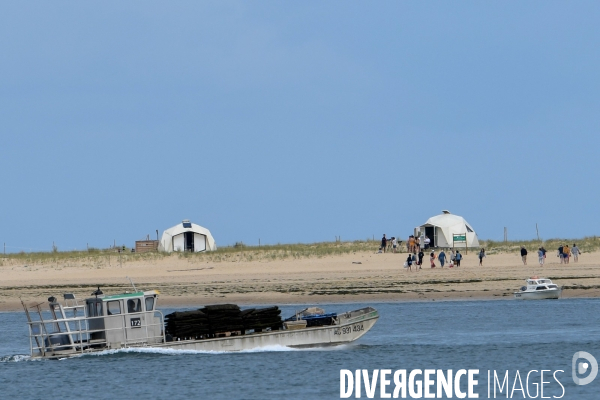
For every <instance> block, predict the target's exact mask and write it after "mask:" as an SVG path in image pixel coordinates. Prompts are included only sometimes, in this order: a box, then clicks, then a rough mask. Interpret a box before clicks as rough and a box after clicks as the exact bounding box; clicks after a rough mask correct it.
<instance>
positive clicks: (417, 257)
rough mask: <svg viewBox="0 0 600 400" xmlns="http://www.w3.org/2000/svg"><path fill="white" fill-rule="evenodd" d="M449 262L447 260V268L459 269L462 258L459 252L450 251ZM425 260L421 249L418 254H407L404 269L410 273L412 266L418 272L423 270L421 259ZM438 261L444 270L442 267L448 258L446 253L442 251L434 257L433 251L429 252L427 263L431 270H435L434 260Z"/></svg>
mask: <svg viewBox="0 0 600 400" xmlns="http://www.w3.org/2000/svg"><path fill="white" fill-rule="evenodd" d="M449 257H450V260H449V268H454V267H460V261H461V260H462V258H463V255H462V254H461V253H460V251H458V250H456V252H455V251H454V250H451V251H450V256H449ZM424 258H425V253H424V252H423V250H422V249H419V252H418V253H417V252H409V253H408V257H407V258H406V261H405V262H404V268H406V269H407V271H412V267H413V265H414V266H415V270H416V271H418V270H420V269H423V259H424ZM436 258H437V260H438V261H439V263H440V267H442V268H444V265H446V261H448V260H447V258H448V255H446V253H445V252H444V250H443V249H442V250H441V251H440V254H438V255H437V256H436V254H435V251H431V253H430V254H429V263H430V266H431V268H435V267H436V265H435V260H436Z"/></svg>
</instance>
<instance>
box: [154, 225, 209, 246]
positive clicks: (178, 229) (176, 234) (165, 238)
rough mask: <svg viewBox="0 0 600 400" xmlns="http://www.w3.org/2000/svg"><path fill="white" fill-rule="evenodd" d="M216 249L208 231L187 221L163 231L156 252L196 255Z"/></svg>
mask: <svg viewBox="0 0 600 400" xmlns="http://www.w3.org/2000/svg"><path fill="white" fill-rule="evenodd" d="M216 249H217V244H216V243H215V239H214V238H213V237H212V235H211V233H210V231H209V230H208V229H206V228H204V227H202V226H200V225H196V224H192V223H191V222H190V221H188V220H187V219H186V220H183V222H182V223H180V224H177V225H175V226H174V227H172V228H169V229H167V230H166V231H164V232H163V234H162V237H161V238H160V243H159V244H158V250H159V251H166V252H167V253H171V252H173V251H189V252H194V253H197V252H201V251H212V250H216Z"/></svg>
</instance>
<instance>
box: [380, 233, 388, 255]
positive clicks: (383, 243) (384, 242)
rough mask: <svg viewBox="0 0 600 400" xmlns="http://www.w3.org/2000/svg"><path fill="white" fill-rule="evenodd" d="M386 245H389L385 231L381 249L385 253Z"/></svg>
mask: <svg viewBox="0 0 600 400" xmlns="http://www.w3.org/2000/svg"><path fill="white" fill-rule="evenodd" d="M386 247H387V239H386V237H385V233H384V234H383V237H382V238H381V249H382V250H383V252H384V253H385V248H386Z"/></svg>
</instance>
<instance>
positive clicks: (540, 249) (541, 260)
mask: <svg viewBox="0 0 600 400" xmlns="http://www.w3.org/2000/svg"><path fill="white" fill-rule="evenodd" d="M538 260H539V262H540V267H543V266H544V252H543V251H542V248H541V247H540V248H539V249H538Z"/></svg>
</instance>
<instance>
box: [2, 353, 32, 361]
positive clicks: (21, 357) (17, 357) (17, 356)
mask: <svg viewBox="0 0 600 400" xmlns="http://www.w3.org/2000/svg"><path fill="white" fill-rule="evenodd" d="M29 360H31V357H30V356H27V355H24V354H15V355H13V356H1V357H0V362H19V361H29Z"/></svg>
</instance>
